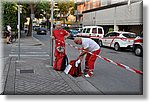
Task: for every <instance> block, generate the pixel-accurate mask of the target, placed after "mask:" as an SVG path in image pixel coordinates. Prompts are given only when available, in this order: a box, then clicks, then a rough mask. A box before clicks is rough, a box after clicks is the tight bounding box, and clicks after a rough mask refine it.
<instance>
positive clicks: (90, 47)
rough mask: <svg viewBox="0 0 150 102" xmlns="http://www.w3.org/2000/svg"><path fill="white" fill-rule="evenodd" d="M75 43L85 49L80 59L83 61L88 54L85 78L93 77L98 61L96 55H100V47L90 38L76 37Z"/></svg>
mask: <svg viewBox="0 0 150 102" xmlns="http://www.w3.org/2000/svg"><path fill="white" fill-rule="evenodd" d="M74 42H75V43H76V44H78V45H82V49H83V51H82V52H81V54H80V55H79V57H78V59H81V60H82V59H83V56H84V55H85V54H86V57H85V69H84V74H85V77H91V76H93V72H94V63H95V61H96V59H97V56H96V55H99V53H100V46H99V45H98V44H97V43H96V42H95V41H94V40H92V39H90V38H80V37H76V38H75V39H74ZM88 52H91V53H88Z"/></svg>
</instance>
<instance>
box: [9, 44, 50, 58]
mask: <svg viewBox="0 0 150 102" xmlns="http://www.w3.org/2000/svg"><path fill="white" fill-rule="evenodd" d="M18 56H19V48H18V45H13V46H12V49H11V52H10V54H9V57H18ZM20 57H23V58H49V54H48V53H47V52H45V51H43V49H42V48H41V46H27V45H24V46H23V45H22V46H20Z"/></svg>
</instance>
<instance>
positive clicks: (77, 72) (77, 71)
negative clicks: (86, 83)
mask: <svg viewBox="0 0 150 102" xmlns="http://www.w3.org/2000/svg"><path fill="white" fill-rule="evenodd" d="M77 61H78V60H71V61H70V63H69V65H68V66H67V67H66V69H65V70H64V72H65V73H66V74H70V75H71V76H73V77H80V76H81V75H82V72H81V61H80V62H79V63H77ZM76 64H77V66H76Z"/></svg>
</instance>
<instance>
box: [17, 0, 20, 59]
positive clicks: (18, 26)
mask: <svg viewBox="0 0 150 102" xmlns="http://www.w3.org/2000/svg"><path fill="white" fill-rule="evenodd" d="M17 29H18V60H20V1H19V0H18V25H17Z"/></svg>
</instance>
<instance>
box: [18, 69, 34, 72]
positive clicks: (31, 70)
mask: <svg viewBox="0 0 150 102" xmlns="http://www.w3.org/2000/svg"><path fill="white" fill-rule="evenodd" d="M20 73H34V70H33V69H28V70H20Z"/></svg>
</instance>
